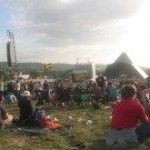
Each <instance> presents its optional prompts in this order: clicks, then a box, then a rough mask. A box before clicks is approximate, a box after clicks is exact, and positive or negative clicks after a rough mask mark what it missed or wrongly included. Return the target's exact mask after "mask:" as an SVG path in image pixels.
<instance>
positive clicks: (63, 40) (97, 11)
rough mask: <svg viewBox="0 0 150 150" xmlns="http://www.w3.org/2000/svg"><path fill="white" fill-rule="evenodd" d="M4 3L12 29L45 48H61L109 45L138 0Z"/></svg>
mask: <svg viewBox="0 0 150 150" xmlns="http://www.w3.org/2000/svg"><path fill="white" fill-rule="evenodd" d="M5 3H6V5H7V7H8V8H10V9H11V11H12V13H13V15H12V20H11V23H12V25H13V26H14V27H16V28H18V29H22V30H23V31H24V32H26V33H28V34H29V35H30V36H32V37H33V38H35V39H36V40H37V41H40V42H42V43H45V44H47V45H49V46H63V45H81V44H83V45H87V44H95V43H97V42H99V43H104V42H105V43H108V42H110V41H112V42H113V39H115V37H116V36H118V35H116V32H117V31H118V30H117V22H118V20H121V19H123V18H127V17H129V16H132V15H134V13H135V12H137V11H138V10H139V8H140V6H141V3H142V0H115V1H114V0H70V1H69V0H55V1H53V0H44V1H43V0H32V1H31V0H13V1H12V0H5ZM106 24H107V25H106ZM105 25H106V26H105ZM118 34H119V33H118Z"/></svg>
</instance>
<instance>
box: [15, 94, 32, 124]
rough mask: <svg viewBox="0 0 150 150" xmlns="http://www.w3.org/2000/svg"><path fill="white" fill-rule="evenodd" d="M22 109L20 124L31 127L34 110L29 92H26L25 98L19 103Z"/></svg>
mask: <svg viewBox="0 0 150 150" xmlns="http://www.w3.org/2000/svg"><path fill="white" fill-rule="evenodd" d="M18 106H19V108H20V114H19V122H20V124H21V125H26V126H28V125H31V122H32V117H33V112H34V108H33V105H32V103H31V95H30V92H29V91H24V92H23V96H22V98H21V99H20V101H19V102H18Z"/></svg>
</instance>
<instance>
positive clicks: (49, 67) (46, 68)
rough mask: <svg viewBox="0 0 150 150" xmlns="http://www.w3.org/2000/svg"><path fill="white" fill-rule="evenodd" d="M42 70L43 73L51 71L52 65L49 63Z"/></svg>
mask: <svg viewBox="0 0 150 150" xmlns="http://www.w3.org/2000/svg"><path fill="white" fill-rule="evenodd" d="M43 69H44V71H46V70H51V69H52V64H51V63H48V64H45V65H44V67H43Z"/></svg>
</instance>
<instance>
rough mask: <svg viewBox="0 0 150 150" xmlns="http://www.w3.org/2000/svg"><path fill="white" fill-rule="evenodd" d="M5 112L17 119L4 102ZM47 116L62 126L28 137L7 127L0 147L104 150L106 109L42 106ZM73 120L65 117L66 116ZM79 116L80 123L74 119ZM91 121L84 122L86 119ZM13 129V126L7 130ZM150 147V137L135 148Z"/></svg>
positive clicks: (10, 149)
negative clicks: (88, 122)
mask: <svg viewBox="0 0 150 150" xmlns="http://www.w3.org/2000/svg"><path fill="white" fill-rule="evenodd" d="M6 107H7V109H8V111H9V112H10V113H11V114H13V115H14V117H15V118H18V112H19V110H18V107H17V105H16V104H14V105H6ZM45 110H46V111H47V112H48V114H49V116H50V118H52V119H54V117H56V118H58V120H59V122H60V123H61V124H62V125H63V128H62V129H59V130H46V131H45V134H41V135H37V136H35V135H34V136H29V135H27V134H15V133H14V132H8V131H9V129H5V130H2V131H0V150H1V149H5V150H35V149H36V150H71V148H73V147H78V148H79V149H81V150H106V146H105V139H106V136H107V133H108V129H109V122H110V121H109V116H110V110H92V109H91V108H89V107H85V108H82V109H79V108H73V109H72V110H67V109H60V108H50V107H49V106H45ZM70 116H71V117H72V118H73V119H72V120H71V119H69V117H70ZM79 117H81V118H82V119H83V120H82V122H78V120H77V119H78V118H79ZM87 120H92V124H90V125H87V124H86V121H87ZM13 128H16V127H14V126H12V127H10V129H13ZM149 147H150V140H147V141H145V142H144V143H142V144H141V145H140V146H139V149H141V150H146V149H149Z"/></svg>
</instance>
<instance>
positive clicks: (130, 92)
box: [121, 84, 136, 99]
mask: <svg viewBox="0 0 150 150" xmlns="http://www.w3.org/2000/svg"><path fill="white" fill-rule="evenodd" d="M135 94H136V87H135V86H134V85H131V84H127V85H125V86H124V87H123V88H122V90H121V96H122V98H124V99H127V98H132V97H133V96H134V95H135Z"/></svg>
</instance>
